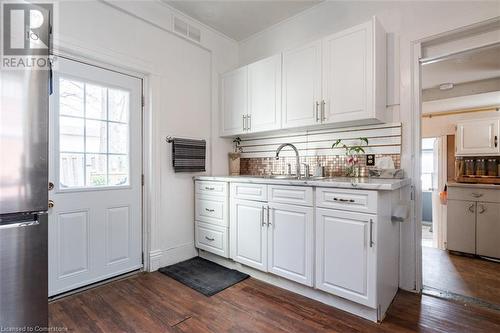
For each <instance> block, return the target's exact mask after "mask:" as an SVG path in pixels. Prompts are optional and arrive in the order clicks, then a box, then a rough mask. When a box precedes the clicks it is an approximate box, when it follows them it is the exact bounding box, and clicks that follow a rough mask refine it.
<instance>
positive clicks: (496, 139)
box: [495, 135, 498, 148]
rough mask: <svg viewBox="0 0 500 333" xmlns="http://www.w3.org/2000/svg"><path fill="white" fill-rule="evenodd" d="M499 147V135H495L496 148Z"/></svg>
mask: <svg viewBox="0 0 500 333" xmlns="http://www.w3.org/2000/svg"><path fill="white" fill-rule="evenodd" d="M496 147H498V136H496V135H495V148H496Z"/></svg>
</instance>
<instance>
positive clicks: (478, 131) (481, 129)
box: [455, 118, 500, 156]
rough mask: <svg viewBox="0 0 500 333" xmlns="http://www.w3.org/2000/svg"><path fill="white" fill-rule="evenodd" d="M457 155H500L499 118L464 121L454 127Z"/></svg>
mask: <svg viewBox="0 0 500 333" xmlns="http://www.w3.org/2000/svg"><path fill="white" fill-rule="evenodd" d="M455 135H456V140H455V141H456V147H455V155H457V156H480V155H483V156H486V155H500V146H499V144H498V139H499V136H500V119H498V118H494V119H477V120H470V121H464V122H461V123H458V124H457V127H456V134H455Z"/></svg>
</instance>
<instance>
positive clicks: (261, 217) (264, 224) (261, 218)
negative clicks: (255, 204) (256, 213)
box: [260, 205, 266, 227]
mask: <svg viewBox="0 0 500 333" xmlns="http://www.w3.org/2000/svg"><path fill="white" fill-rule="evenodd" d="M265 210H266V207H264V205H262V210H261V211H260V222H261V224H260V225H261V226H262V227H265V226H266V222H265V221H264V211H265Z"/></svg>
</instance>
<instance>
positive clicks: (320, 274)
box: [316, 208, 377, 308]
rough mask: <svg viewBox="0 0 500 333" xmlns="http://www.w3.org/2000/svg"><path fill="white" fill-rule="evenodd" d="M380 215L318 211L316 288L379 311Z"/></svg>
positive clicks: (328, 210)
mask: <svg viewBox="0 0 500 333" xmlns="http://www.w3.org/2000/svg"><path fill="white" fill-rule="evenodd" d="M376 219H377V218H376V215H369V214H362V213H352V212H343V211H339V210H334V209H322V208H316V288H318V289H321V290H324V291H327V292H329V293H332V294H334V295H337V296H340V297H343V298H346V299H349V300H351V301H354V302H357V303H360V304H364V305H366V306H369V307H372V308H375V307H376V306H377V304H376V299H375V291H376V261H375V258H376V244H375V240H376V222H377V221H376Z"/></svg>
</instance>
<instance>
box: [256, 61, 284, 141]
mask: <svg viewBox="0 0 500 333" xmlns="http://www.w3.org/2000/svg"><path fill="white" fill-rule="evenodd" d="M248 85H249V88H248V93H249V101H248V108H249V110H248V115H249V117H250V119H249V120H248V127H249V132H251V133H254V132H261V131H268V130H273V129H279V128H281V54H280V55H276V56H273V57H270V58H266V59H264V60H261V61H258V62H256V63H253V64H250V65H248Z"/></svg>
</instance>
